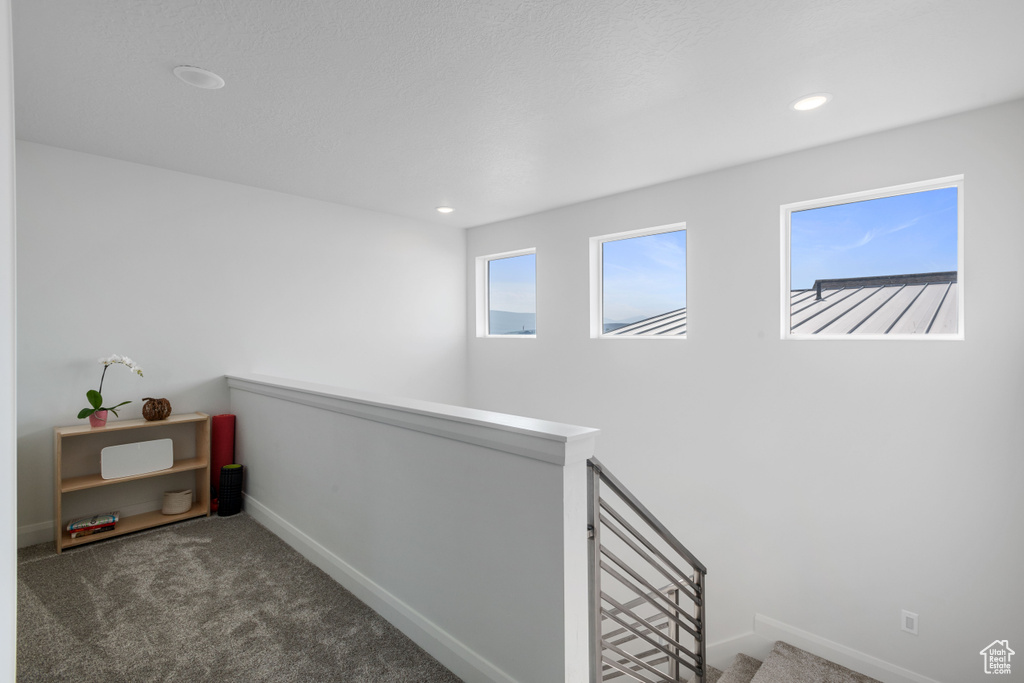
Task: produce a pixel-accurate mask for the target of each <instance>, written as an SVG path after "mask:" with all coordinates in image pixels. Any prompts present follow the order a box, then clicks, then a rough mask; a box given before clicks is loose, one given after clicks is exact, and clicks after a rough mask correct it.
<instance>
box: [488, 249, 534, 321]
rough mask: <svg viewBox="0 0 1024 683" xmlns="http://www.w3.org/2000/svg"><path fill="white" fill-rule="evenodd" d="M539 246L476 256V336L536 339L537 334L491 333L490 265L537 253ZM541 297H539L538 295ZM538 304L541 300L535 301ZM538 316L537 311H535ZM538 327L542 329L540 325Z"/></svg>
mask: <svg viewBox="0 0 1024 683" xmlns="http://www.w3.org/2000/svg"><path fill="white" fill-rule="evenodd" d="M536 253H537V248H536V247H531V248H530V249H517V250H515V251H505V252H502V253H500V254H488V255H487V256H477V257H476V336H477V337H482V338H487V339H536V338H537V335H536V334H491V333H490V329H489V327H490V315H489V313H490V308H491V301H490V287H489V282H488V277H487V275H488V266H489V264H490V262H491V261H497V260H500V259H506V258H513V257H515V256H527V255H529V254H534V255H536ZM534 286H536V272H535V273H534ZM538 298H539V297H538ZM535 303H536V304H538V308H539V303H540V302H539V301H535ZM534 315H535V316H537V313H536V312H535V313H534ZM537 329H540V328H539V327H538V328H537Z"/></svg>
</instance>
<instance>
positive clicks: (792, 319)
mask: <svg viewBox="0 0 1024 683" xmlns="http://www.w3.org/2000/svg"><path fill="white" fill-rule="evenodd" d="M962 219H963V177H962V176H957V177H953V178H943V179H941V180H935V181H927V182H922V183H913V184H910V185H902V186H899V187H891V188H886V189H882V190H874V191H871V192H861V193H856V194H850V195H843V196H840V197H831V198H828V199H820V200H814V201H810V202H800V203H798V204H789V205H786V206H783V207H782V230H783V237H782V242H783V254H782V258H783V284H782V298H783V305H782V309H783V310H782V318H783V320H782V336H783V338H785V339H854V338H860V339H963V291H964V290H963V234H962V231H963V220H962Z"/></svg>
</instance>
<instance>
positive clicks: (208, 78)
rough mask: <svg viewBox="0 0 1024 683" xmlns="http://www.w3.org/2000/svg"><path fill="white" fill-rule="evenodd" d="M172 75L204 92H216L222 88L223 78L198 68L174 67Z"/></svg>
mask: <svg viewBox="0 0 1024 683" xmlns="http://www.w3.org/2000/svg"><path fill="white" fill-rule="evenodd" d="M174 75H175V76H177V77H178V78H180V79H181V80H183V81H185V82H186V83H188V84H189V85H194V86H195V87H197V88H203V89H205V90H217V89H218V88H223V87H224V79H223V78H221V77H220V76H218V75H217V74H215V73H213V72H212V71H207V70H206V69H200V68H199V67H198V66H184V65H182V66H176V67H174Z"/></svg>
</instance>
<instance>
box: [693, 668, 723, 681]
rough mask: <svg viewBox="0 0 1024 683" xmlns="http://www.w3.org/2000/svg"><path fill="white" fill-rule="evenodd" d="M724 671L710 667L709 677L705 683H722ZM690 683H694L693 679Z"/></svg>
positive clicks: (705, 679) (706, 677) (705, 678)
mask: <svg viewBox="0 0 1024 683" xmlns="http://www.w3.org/2000/svg"><path fill="white" fill-rule="evenodd" d="M721 679H722V671H721V670H720V669H716V668H715V667H713V666H710V665H709V666H708V675H707V676H705V677H704V683H722V681H721ZM690 683H693V679H692V678H691V679H690Z"/></svg>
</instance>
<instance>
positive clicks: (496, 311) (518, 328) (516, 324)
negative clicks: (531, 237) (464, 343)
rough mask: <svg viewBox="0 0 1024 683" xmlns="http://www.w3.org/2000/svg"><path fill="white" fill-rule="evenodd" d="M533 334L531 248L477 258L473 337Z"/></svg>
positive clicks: (534, 261) (534, 274) (534, 266)
mask: <svg viewBox="0 0 1024 683" xmlns="http://www.w3.org/2000/svg"><path fill="white" fill-rule="evenodd" d="M536 335H537V253H536V250H535V249H526V250H522V251H514V252H507V253H504V254H494V255H492V256H481V257H479V258H478V259H477V336H481V337H505V336H517V337H535V336H536Z"/></svg>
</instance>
